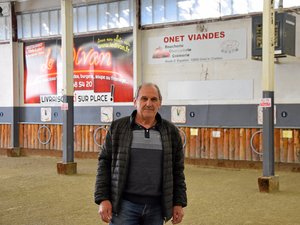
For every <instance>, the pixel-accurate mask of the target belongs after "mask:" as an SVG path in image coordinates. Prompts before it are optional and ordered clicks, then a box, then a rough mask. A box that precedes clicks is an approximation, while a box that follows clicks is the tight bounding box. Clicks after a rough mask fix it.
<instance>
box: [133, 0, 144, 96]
mask: <svg viewBox="0 0 300 225" xmlns="http://www.w3.org/2000/svg"><path fill="white" fill-rule="evenodd" d="M133 12H134V13H133V15H135V18H134V20H133V62H134V63H133V73H134V74H133V77H134V85H135V86H134V93H135V91H136V88H137V86H139V85H140V84H142V83H143V79H142V51H141V49H142V38H141V30H140V27H141V26H140V14H141V10H140V4H139V1H133Z"/></svg>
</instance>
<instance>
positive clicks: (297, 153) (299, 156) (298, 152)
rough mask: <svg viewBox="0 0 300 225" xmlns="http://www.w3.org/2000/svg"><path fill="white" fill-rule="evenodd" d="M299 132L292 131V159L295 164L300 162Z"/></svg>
mask: <svg viewBox="0 0 300 225" xmlns="http://www.w3.org/2000/svg"><path fill="white" fill-rule="evenodd" d="M299 135H300V132H299V130H294V157H295V162H296V163H299V161H300V140H299V139H300V137H299Z"/></svg>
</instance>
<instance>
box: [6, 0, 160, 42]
mask: <svg viewBox="0 0 300 225" xmlns="http://www.w3.org/2000/svg"><path fill="white" fill-rule="evenodd" d="M161 1H163V0H161ZM133 2H134V1H133V0H124V1H115V2H110V3H102V4H93V5H86V6H78V7H74V8H73V32H74V34H78V33H80V34H81V33H87V32H96V31H101V30H106V29H117V28H123V27H131V26H133V18H134V17H133ZM1 23H4V22H3V20H0V40H1V38H3V36H4V35H6V34H5V33H4V31H3V30H4V28H3V27H5V26H2V25H1ZM60 23H61V11H60V10H59V9H57V10H49V11H44V12H34V13H24V14H21V15H18V16H17V24H18V37H19V38H20V39H30V38H38V37H49V36H53V35H61V24H60Z"/></svg>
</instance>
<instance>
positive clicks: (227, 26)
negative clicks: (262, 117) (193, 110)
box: [142, 16, 300, 105]
mask: <svg viewBox="0 0 300 225" xmlns="http://www.w3.org/2000/svg"><path fill="white" fill-rule="evenodd" d="M299 18H300V16H298V17H297V28H296V32H297V34H296V35H297V37H296V38H297V40H296V46H297V48H296V56H297V57H288V58H282V59H279V61H278V63H277V64H276V65H275V90H274V92H275V103H299V102H300V88H299V87H300V72H299V71H300V58H299V57H300V47H299V44H298V45H297V43H299V42H300V34H299V33H300V21H299ZM204 26H205V27H206V29H207V32H210V31H216V30H233V29H246V33H247V44H246V52H247V56H246V58H245V59H238V60H234V59H231V60H219V61H204V62H196V63H194V62H187V63H160V64H150V63H149V59H148V57H147V56H148V55H149V52H148V51H149V50H148V46H149V40H152V39H153V38H155V37H162V36H169V35H176V34H180V33H195V32H197V33H199V26H197V25H188V26H177V27H169V28H160V29H150V30H144V31H143V38H142V40H143V43H142V49H143V52H144V53H143V63H142V64H143V69H142V70H143V82H154V83H156V84H158V86H159V87H160V88H161V91H162V95H163V98H164V100H163V104H166V105H172V104H176V105H178V104H258V103H259V100H260V98H261V96H262V62H261V61H256V60H252V59H251V41H252V30H251V29H252V28H251V18H244V19H237V20H231V21H221V22H214V23H207V24H204ZM214 80H218V81H219V80H224V81H226V82H224V84H222V85H228V86H227V87H226V89H228V88H229V89H230V88H231V86H230V82H229V83H228V82H227V81H228V80H235V81H239V80H241V84H242V83H245V82H244V81H249V80H252V81H253V82H252V85H253V90H252V97H251V98H248V97H245V96H246V95H245V93H241V95H240V96H237V98H232V99H229V98H224V99H219V98H217V97H216V98H215V99H214V96H211V95H210V96H208V97H207V98H206V99H205V97H204V98H203V96H199V98H198V99H195V98H194V97H193V98H192V97H191V99H187V98H186V97H185V98H184V99H182V98H180V97H178V99H174V98H173V97H174V96H172V99H168V96H169V94H170V93H168V85H172V82H173V81H184V82H185V83H186V82H190V83H191V84H193V85H190V87H195V84H194V83H195V82H194V83H193V81H203V82H205V81H207V84H208V85H210V84H209V82H208V81H214ZM203 82H198V83H199V84H200V83H201V85H203ZM173 83H174V82H173ZM175 83H176V82H175ZM246 83H247V82H246ZM250 84H251V82H249V83H248V85H250ZM201 85H200V86H199V88H200V87H201ZM235 85H236V84H235ZM223 87H224V86H223ZM249 87H250V86H247V88H244V90H245V91H249ZM219 88H222V86H219ZM233 88H234V87H233ZM182 91H189V90H188V88H185V90H182V89H180V88H179V90H178V93H179V95H180V92H182ZM217 92H218V91H217V90H216V93H217ZM202 94H205V93H202ZM225 94H226V93H225ZM218 95H219V92H218ZM218 95H216V96H218ZM229 96H230V95H229ZM247 96H249V95H247ZM224 97H225V96H224Z"/></svg>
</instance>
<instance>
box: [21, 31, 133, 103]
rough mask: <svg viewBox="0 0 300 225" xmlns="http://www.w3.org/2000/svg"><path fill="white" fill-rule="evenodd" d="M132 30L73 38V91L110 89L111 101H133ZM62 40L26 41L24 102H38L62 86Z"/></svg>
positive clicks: (96, 91) (99, 91) (104, 91)
mask: <svg viewBox="0 0 300 225" xmlns="http://www.w3.org/2000/svg"><path fill="white" fill-rule="evenodd" d="M132 44H133V41H132V34H131V33H122V34H113V35H101V36H90V37H81V38H75V39H74V49H73V61H74V74H73V82H74V83H73V85H74V91H76V92H77V93H78V92H80V91H85V92H86V91H90V92H91V93H109V94H112V95H113V96H112V97H111V98H112V99H113V101H114V102H132V101H133V51H132ZM61 65H62V61H61V44H60V40H54V41H53V40H51V41H44V42H36V43H26V44H25V68H24V74H25V77H24V98H25V99H24V102H25V103H40V96H41V95H57V94H59V93H58V91H59V90H61V88H60V87H61V86H62V83H61V82H62V76H64V75H63V74H61V71H62V68H61Z"/></svg>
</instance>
